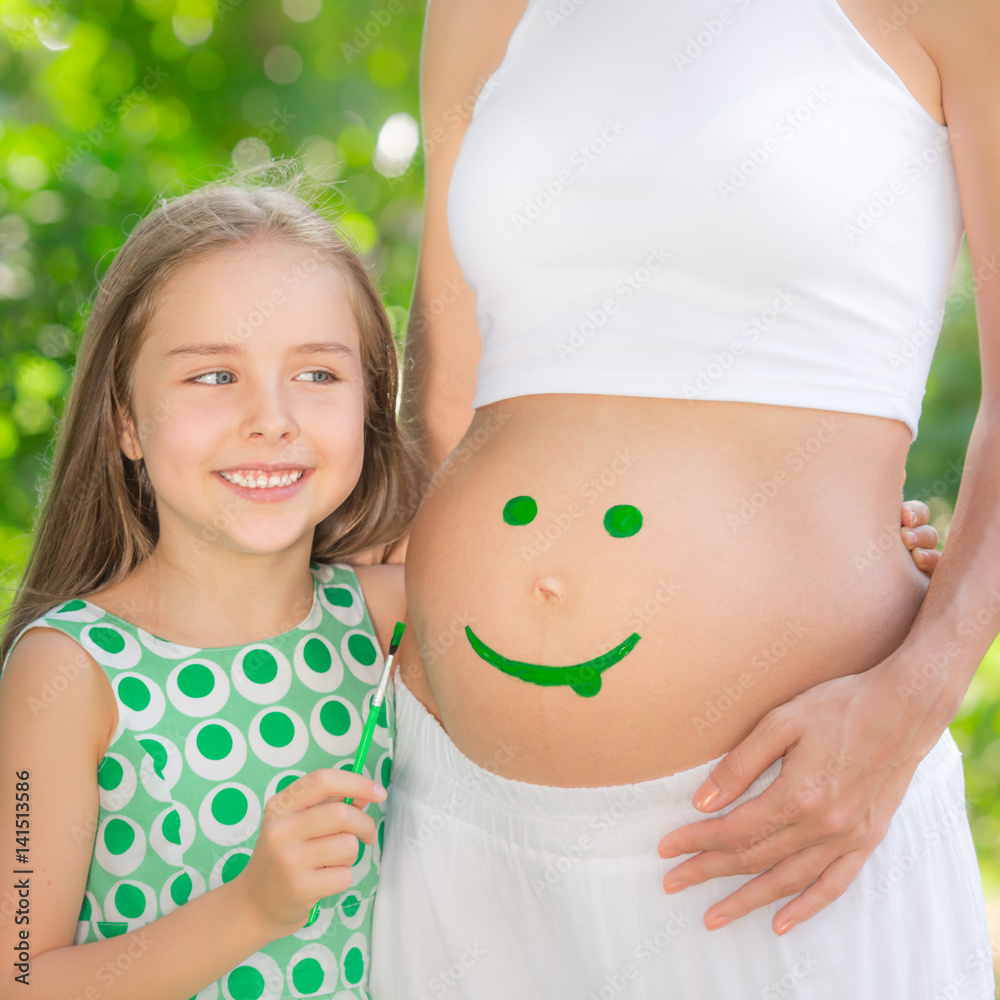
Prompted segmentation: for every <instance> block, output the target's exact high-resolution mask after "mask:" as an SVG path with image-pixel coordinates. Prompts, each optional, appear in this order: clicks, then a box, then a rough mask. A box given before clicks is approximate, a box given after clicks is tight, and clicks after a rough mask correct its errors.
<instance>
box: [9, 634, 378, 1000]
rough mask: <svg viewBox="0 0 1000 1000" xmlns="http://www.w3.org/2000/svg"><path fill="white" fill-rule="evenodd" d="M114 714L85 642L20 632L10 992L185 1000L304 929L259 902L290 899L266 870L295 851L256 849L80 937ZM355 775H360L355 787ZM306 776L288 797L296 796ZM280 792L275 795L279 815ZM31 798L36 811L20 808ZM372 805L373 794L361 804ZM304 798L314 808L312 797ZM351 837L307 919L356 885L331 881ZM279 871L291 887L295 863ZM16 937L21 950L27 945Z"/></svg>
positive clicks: (12, 695)
mask: <svg viewBox="0 0 1000 1000" xmlns="http://www.w3.org/2000/svg"><path fill="white" fill-rule="evenodd" d="M116 722H117V709H116V706H115V700H114V694H113V692H112V690H111V686H110V684H109V683H108V680H107V677H106V676H105V675H104V673H103V671H102V670H101V668H100V667H99V666H98V665H97V664H96V663H95V662H94V660H93V659H92V658H91V657H90V656H89V655H87V654H86V653H85V652H84V651H83V650H82V648H81V647H80V646H79V645H77V643H76V642H74V641H73V640H72V639H70V638H69V637H68V636H65V635H63V634H62V633H60V632H57V631H56V630H54V629H45V628H36V629H31V630H30V631H28V632H27V633H26V634H25V635H24V636H22V638H21V639H20V640H19V642H18V643H17V644H16V645H15V646H14V648H13V650H12V651H11V654H10V657H9V659H8V661H7V665H6V667H5V668H4V671H3V675H2V677H0V823H2V825H3V829H4V830H5V831H6V832H7V840H6V844H5V846H4V848H3V852H4V858H3V875H4V879H5V884H6V886H7V888H6V889H5V890H4V895H3V903H2V905H0V949H2V953H3V970H2V972H0V996H4V997H8V996H10V997H14V996H17V997H24V998H25V1000H65V998H66V997H84V998H86V1000H97V998H98V997H102V996H106V995H108V991H113V996H114V997H116V998H117V1000H133V998H134V1000H188V998H189V997H192V996H194V995H195V994H196V993H197V992H198V991H199V990H201V989H203V988H204V987H205V986H207V985H208V984H209V983H211V982H214V981H215V980H217V979H219V978H220V977H221V976H224V975H225V974H226V973H227V972H229V971H230V970H231V969H234V968H235V967H236V966H237V965H239V964H240V963H241V962H242V961H243V960H244V959H245V958H247V957H248V956H249V955H251V954H253V952H255V951H257V950H259V949H260V948H261V947H263V946H264V945H265V944H267V943H268V942H269V941H272V940H274V939H275V938H277V937H279V936H282V935H283V934H288V933H291V932H292V931H293V930H294V929H296V928H295V927H290V928H289V927H276V925H275V919H274V916H273V914H271V913H270V912H269V911H266V910H263V909H262V902H272V903H274V904H275V905H277V906H281V905H283V904H285V901H286V899H287V895H288V894H287V893H282V892H280V891H278V889H277V888H275V886H276V884H277V883H278V882H279V878H278V877H276V876H274V874H273V872H272V870H271V868H267V867H266V866H267V865H268V864H270V865H271V866H272V868H273V864H274V859H276V858H277V859H278V860H281V859H282V858H283V857H284V855H285V853H287V851H286V852H282V851H278V850H271V851H270V852H269V853H266V852H264V851H260V850H259V849H258V847H255V848H254V853H253V856H252V857H251V859H250V862H249V863H248V864H247V867H246V868H245V869H244V871H243V872H241V873H240V875H239V876H237V878H235V879H233V880H232V881H231V882H228V883H226V884H224V885H222V886H219V887H218V888H216V889H211V890H209V891H208V892H206V893H204V894H203V895H201V896H199V897H197V898H196V899H193V900H190V901H189V902H187V903H184V904H183V905H182V906H180V907H178V908H177V909H176V910H174V911H173V912H172V913H169V914H167V915H166V916H164V917H161V918H160V919H158V920H154V921H153V922H152V923H149V924H146V925H145V926H143V927H141V928H139V929H138V930H135V931H131V932H129V933H126V934H121V935H118V936H115V937H110V938H108V939H107V940H104V941H94V942H91V943H89V944H81V945H75V944H74V943H73V941H74V936H75V934H76V929H77V921H78V919H79V914H80V906H81V902H82V900H83V896H84V888H85V886H86V882H87V872H88V871H89V868H90V864H91V859H92V855H93V848H94V840H95V834H96V830H97V818H98V808H99V797H98V787H97V767H98V764H99V762H100V760H101V758H102V757H103V755H104V750H105V748H106V747H107V745H108V742H109V740H110V738H111V735H112V732H113V730H114V728H115V725H116ZM328 770H333V769H328ZM314 773H316V774H319V773H320V772H314ZM307 777H311V776H307ZM334 777H335V778H336V781H337V783H336V787H334V786H333V785H331V788H330V789H326V792H330V793H333V794H336V793H340V794H351V793H352V791H353V794H356V795H359V796H368V798H369V799H370V796H371V793H372V782H371V781H369V780H368V779H365V778H362V777H361V776H360V775H347V774H346V773H344V772H338V774H337V775H335V776H334ZM302 780H304V779H300V782H301V781H302ZM327 780H329V779H327ZM349 781H352V782H353V783H352V784H350V787H349V788H348V786H347V785H346V784H345V782H349ZM300 782H293V784H292V785H290V786H288V788H286V789H285V790H284V792H283V793H282V794H283V795H284V794H285V793H289V796H290V795H291V794H292V793H291V791H290V790H292V789H295V787H296V785H299V784H300ZM342 785H343V786H344V787H343V788H342V787H341V786H342ZM24 786H27V788H25V787H24ZM345 789H346V790H345ZM303 790H306V789H303ZM296 791H298V790H296ZM18 796H21V798H20V799H19V798H18ZM289 796H286V798H288V797H289ZM276 798H277V796H273V797H272V799H270V800H268V804H267V805H268V806H269V807H271V811H272V812H273V811H274V810H275V805H272V803H273V802H274V799H276ZM25 804H27V806H28V808H27V809H26V810H25V809H24V808H20V807H23V806H24V805H25ZM308 804H311V803H307V805H308ZM365 804H366V801H364V800H363V801H362V803H361V806H362V808H363V806H364V805H365ZM295 808H298V809H303V804H302V802H297V803H296V804H295ZM326 808H327V809H331V808H337V807H336V806H333V807H329V806H328V807H326ZM339 808H340V809H341V810H342V811H346V810H350V811H351V812H352V813H357V814H358V816H359V817H363V820H367V821H368V824H369V825H371V829H368V828H367V827H366V826H365V825H364V823H363V820H362V819H358V820H357V821H356V822H352V821H348V822H347V823H345V825H343V826H342V827H341V829H349V830H352V831H354V832H356V833H357V834H358V835H361V834H363V835H364V837H365V838H366V839H367V840H368V842H371V839H372V838H373V837H374V825H373V824H372V823H371V819H370V818H369V817H367V816H364V814H363V813H361V812H360V810H359V809H356V808H355V807H354V806H344V804H343V803H340V805H339ZM265 815H266V816H268V815H269V814H268V809H267V808H265ZM301 815H304V813H302V814H301ZM345 815H348V814H347V813H346V812H345ZM21 817H23V818H26V820H27V822H26V823H24V821H23V819H22V820H21V825H20V826H17V825H16V824H17V822H18V819H19V818H21ZM288 825H289V824H287V823H286V824H285V826H286V827H287V826H288ZM262 829H263V826H262ZM15 830H17V832H18V837H19V838H21V839H19V840H18V841H15V836H14V833H15ZM327 839H332V838H327ZM259 840H260V837H258V841H259ZM348 840H349V841H350V842H349V843H347V844H346V845H342V847H343V846H346V848H347V851H346V853H345V852H344V851H341V853H343V854H345V857H346V856H347V855H348V854H349V859H348V860H347V861H346V864H345V862H343V861H335V862H333V863H335V864H340V865H342V868H340V869H337V868H331V869H328V870H326V871H324V872H317V871H311V872H309V876H310V877H311V876H317V878H315V879H312V880H311V881H310V882H309V883H308V884H307V885H306V886H305V888H304V891H303V893H302V896H303V898H302V900H301V902H300V905H299V909H301V920H299V921H298V925H299V926H301V925H302V924H303V923H304V922H305V920H306V918H307V916H308V913H309V907H310V906H311V904H312V902H314V901H315V899H317V898H320V897H321V896H323V895H327V894H328V893H329V892H339V891H342V889H343V888H345V887H346V884H345V885H339V883H338V885H339V887H334V888H330V886H334V885H335V882H334V881H332V880H333V879H335V878H337V877H340V880H341V881H343V877H342V876H343V872H344V871H346V873H347V874H346V882H347V883H349V882H350V869H349V867H347V866H349V865H350V863H351V861H353V860H354V858H355V857H356V856H357V843H358V842H357V839H356V837H355V836H354V835H353V833H352V835H351V836H350V837H349V838H348ZM15 848H16V850H15ZM17 852H20V854H18V853H17ZM313 866H314V867H315V862H313ZM298 867H299V868H305V867H306V865H305V863H304V862H303V863H302V864H300V865H299V866H298ZM261 869H264V870H265V874H264V876H262V875H261ZM278 875H279V876H280V881H281V882H282V884H283V882H284V881H286V880H287V879H286V872H285V871H281V872H279V873H278ZM253 880H256V881H253ZM259 884H265V885H266V886H267V889H266V891H265V892H263V893H259V892H258V893H255V892H253V891H252V889H253V887H254V886H257V885H259ZM313 893H315V895H313ZM295 915H296V916H297V915H298V910H296V911H295ZM18 946H24V949H23V951H22V952H19V951H18ZM21 956H23V957H24V961H23V962H22V961H20V958H21Z"/></svg>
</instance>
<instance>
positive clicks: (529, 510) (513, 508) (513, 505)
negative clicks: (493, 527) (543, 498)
mask: <svg viewBox="0 0 1000 1000" xmlns="http://www.w3.org/2000/svg"><path fill="white" fill-rule="evenodd" d="M537 513H538V504H537V503H535V501H534V500H532V499H531V497H512V498H511V499H510V500H508V501H507V503H506V504H504V508H503V519H504V520H505V521H506V522H507V523H508V524H528V523H530V522H531V521H533V520H534V519H535V515H536V514H537Z"/></svg>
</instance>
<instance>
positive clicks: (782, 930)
mask: <svg viewBox="0 0 1000 1000" xmlns="http://www.w3.org/2000/svg"><path fill="white" fill-rule="evenodd" d="M794 926H795V921H794V920H786V921H785V922H784V923H783V924H780V925H779V926H778V936H779V937H780V936H781V935H782V934H787V933H788V932H789V931H790V930H791V929H792V928H793V927H794Z"/></svg>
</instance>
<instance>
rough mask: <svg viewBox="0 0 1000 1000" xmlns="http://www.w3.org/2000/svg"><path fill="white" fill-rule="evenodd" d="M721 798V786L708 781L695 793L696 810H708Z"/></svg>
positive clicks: (710, 780)
mask: <svg viewBox="0 0 1000 1000" xmlns="http://www.w3.org/2000/svg"><path fill="white" fill-rule="evenodd" d="M718 797H719V786H718V785H717V784H716V783H715V782H714V781H712V779H711V778H709V779H707V780H706V781H705V783H704V784H703V785H702V786H701V788H699V789H698V791H697V792H695V795H694V805H695V808H696V809H707V808H708V807H709V806H710V805H711V804H712V803H713V802H714V801H715V800H716V799H717V798H718Z"/></svg>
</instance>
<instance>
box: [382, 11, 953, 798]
mask: <svg viewBox="0 0 1000 1000" xmlns="http://www.w3.org/2000/svg"><path fill="white" fill-rule="evenodd" d="M810 2H813V0H810ZM830 2H832V0H830ZM741 6H743V7H745V6H746V5H745V4H743V5H741ZM852 6H853V8H854V9H853V10H852V11H850V13H851V14H852V17H853V20H854V22H855V23H856V24H858V25H859V26H863V27H864V29H865V36H866V37H867V38H868V39H869V43H870V44H871V45H872V46H873V47H874V46H876V42H878V39H879V37H880V32H879V29H878V27H877V23H878V19H879V16H880V15H881V14H885V15H886V17H889V16H890V12H889V11H888V9H887V10H885V11H876V9H875V7H874V5H872V6H870V7H869V8H868V9H866V10H865V11H864V12H861V11H860V8H859V6H858V5H856V4H854V5H852ZM529 8H530V5H529ZM881 37H882V41H881V42H878V44H877V48H878V51H879V53H880V54H881V56H882V57H883V58H887V59H888V58H892V59H893V63H892V65H893V68H894V69H895V70H896V71H897V72H898V74H899V76H900V80H898V81H896V83H897V84H900V85H902V83H903V82H905V84H906V86H908V87H909V88H910V89H911V94H910V96H909V99H910V100H911V101H913V102H914V107H913V108H911V109H910V110H911V112H912V111H915V112H916V114H917V116H918V117H919V115H921V114H924V115H925V117H926V118H927V124H929V125H930V126H931V127H933V122H932V121H931V116H932V115H933V111H932V109H935V108H936V110H937V115H936V116H934V117H938V118H939V117H940V109H939V107H937V105H938V103H939V96H940V89H939V87H938V89H937V90H935V87H934V80H936V71H935V72H933V76H934V80H932V79H931V72H932V71H933V64H932V63H930V60H929V58H928V57H926V54H925V53H923V50H922V49H920V47H919V46H917V45H916V42H915V41H914V39H913V38H912V37H911V36H909V34H908V33H907V31H906V29H905V28H904V29H900V30H897V31H895V32H893V33H890V34H889V35H884V34H883V35H881ZM887 38H891V42H890V41H887V40H886V39H887ZM856 41H857V42H858V43H859V44H862V45H863V44H865V43H864V41H863V40H862V38H861V35H860V34H859V35H858V38H857V39H856ZM918 49H919V54H918V52H917V50H918ZM873 54H874V53H869V54H868V55H869V56H871V55H873ZM921 56H923V58H921ZM762 57H763V54H762ZM928 64H929V66H928ZM886 65H888V64H886ZM515 72H516V67H515ZM508 81H509V77H508V79H505V80H503V81H500V83H499V85H498V86H497V87H495V88H494V90H493V92H492V93H489V94H488V100H489V101H494V100H499V99H501V98H502V96H503V94H502V88H503V87H504V86H506V85H507V83H508ZM484 89H486V90H489V83H488V84H487V88H484ZM915 95H916V96H919V99H920V100H921V102H922V103H923V105H924V107H923V109H921V108H919V107H915V104H916V96H915ZM902 96H903V98H904V99H906V95H902ZM480 113H481V111H480ZM861 169H863V165H862V168H861ZM870 180H871V181H872V183H874V180H875V178H870ZM610 197H613V194H612V193H611V192H609V198H610ZM567 204H568V202H567ZM554 217H555V216H554V215H553V216H550V218H554ZM709 236H711V234H710V233H709ZM458 249H459V248H458V247H456V250H458ZM581 250H582V252H586V245H583V246H582V247H581ZM466 252H467V253H468V248H466ZM727 252H728V250H727V248H726V247H720V253H721V256H722V257H725V255H726V253H727ZM459 256H461V254H459ZM476 263H477V266H478V264H480V263H482V261H477V262H476ZM568 266H572V264H570V265H568ZM470 283H471V282H470ZM695 332H696V331H695ZM812 405H816V406H819V405H820V404H819V403H814V404H812ZM808 406H810V404H809V403H808V402H806V403H803V404H802V405H798V406H786V405H772V404H770V403H757V402H745V401H731V400H730V401H723V400H713V399H707V398H698V399H690V400H689V399H679V398H642V397H629V396H624V395H594V394H590V393H587V394H574V393H572V392H551V393H549V392H544V391H542V392H540V393H538V394H534V395H519V396H517V397H516V398H507V399H501V400H500V401H497V402H490V403H489V404H488V405H482V406H480V407H479V408H478V409H477V411H476V416H475V419H474V420H473V423H472V426H471V427H470V428H469V430H468V432H467V434H466V435H465V438H464V439H463V441H462V442H461V443H460V444H459V446H458V447H457V448H456V449H455V451H454V452H453V453H452V455H451V456H450V458H449V460H448V462H446V464H445V466H444V467H443V468H442V470H440V472H439V474H438V477H437V480H436V481H435V484H434V486H433V488H432V489H431V491H430V493H429V494H428V496H427V498H426V499H425V500H424V503H423V506H422V507H421V510H420V513H419V514H418V517H417V520H416V522H415V524H414V527H413V531H412V533H411V536H410V541H409V546H408V550H407V567H406V580H407V598H408V607H409V615H410V621H411V624H412V626H413V627H412V629H411V630H410V631H409V633H408V635H407V637H405V638H404V646H403V649H402V650H401V659H402V667H403V672H404V677H405V679H406V681H407V683H408V685H409V686H410V687H411V689H413V690H414V692H415V693H416V694H417V696H418V697H419V698H420V699H421V700H422V701H423V702H424V703H425V705H427V707H428V708H429V709H430V710H431V711H433V712H435V714H437V715H438V717H439V718H440V719H441V720H442V722H443V724H444V726H445V728H446V729H447V731H448V732H449V734H450V736H451V737H452V739H453V740H454V741H455V742H456V744H457V745H458V747H459V748H460V749H461V750H462V751H463V752H464V753H466V754H467V755H468V756H469V757H471V758H472V759H473V760H475V761H476V762H477V763H480V764H482V765H484V766H487V767H490V768H491V769H494V770H496V771H498V772H499V773H501V774H504V775H507V776H509V777H514V778H520V779H523V780H527V781H533V782H540V783H551V784H565V785H575V784H591V785H593V784H614V783H620V782H625V781H631V780H641V779H645V778H651V777H655V776H658V775H663V774H668V773H672V772H674V771H677V770H680V769H684V768H688V767H691V766H693V765H695V764H697V763H700V762H703V761H705V760H708V759H711V758H713V757H715V756H718V755H719V754H721V753H724V752H726V751H727V750H728V749H730V748H731V747H732V746H733V745H735V744H736V743H737V742H739V740H740V739H741V738H742V737H743V736H744V735H746V733H748V732H749V731H750V729H752V728H753V726H754V725H755V724H756V722H757V721H758V720H759V719H760V717H761V716H762V715H763V714H764V713H766V712H767V711H768V710H769V709H770V708H772V707H773V706H776V705H778V704H781V703H784V702H787V701H788V700H789V699H790V698H791V697H793V696H794V695H795V694H796V693H798V692H800V691H803V690H805V689H807V688H809V687H811V686H813V685H815V684H817V683H819V682H821V681H823V680H825V679H827V678H831V677H834V676H838V675H841V674H847V673H856V672H860V671H862V670H865V669H867V668H869V667H872V666H874V665H875V664H877V663H878V662H880V661H881V660H883V659H884V658H885V657H886V656H887V655H888V654H889V653H891V652H892V651H893V650H894V649H895V648H896V647H897V646H898V645H899V644H900V642H901V641H902V640H903V638H904V637H905V635H906V633H907V631H908V629H909V627H910V625H911V623H912V621H913V618H914V616H915V614H916V612H917V610H918V608H919V605H920V602H921V600H922V597H923V594H924V592H925V590H926V587H927V585H928V580H927V578H926V577H925V576H924V575H923V574H922V573H920V571H919V570H917V569H916V567H915V565H914V564H913V562H912V559H911V557H910V555H909V553H908V552H907V551H906V550H905V548H904V547H903V545H902V543H901V541H900V539H899V503H900V499H901V488H902V482H903V469H904V463H905V458H906V453H907V449H908V446H909V444H910V433H909V430H908V428H907V425H906V424H905V423H903V422H901V420H900V419H886V418H885V416H873V415H869V414H867V413H859V412H839V411H837V410H836V409H834V408H826V409H822V408H818V409H812V408H806V407H808ZM862 409H863V407H862ZM518 496H529V497H531V498H533V499H534V501H535V502H536V503H537V513H536V514H535V516H534V518H533V520H531V521H530V522H528V523H524V524H512V523H508V521H507V520H505V519H504V507H505V504H507V502H508V501H509V500H510V499H511V498H514V497H518ZM616 505H631V506H634V507H635V508H637V509H638V510H639V511H640V512H641V514H642V519H643V520H642V526H641V528H640V529H639V530H638V531H637V532H636V533H635V534H632V535H625V536H623V537H615V536H613V535H612V534H610V533H609V532H608V531H607V530H606V528H605V526H604V518H605V515H606V513H607V512H608V511H609V509H610V508H612V507H613V506H616ZM515 520H516V519H515ZM467 629H469V630H471V633H470V632H469V631H467ZM635 635H638V639H635V638H634V636H635ZM629 636H632V637H633V640H632V641H633V643H634V644H633V645H631V647H630V648H629V649H628V651H627V653H626V654H625V655H624V656H623V658H622V659H620V661H619V662H616V663H615V664H614V665H612V666H607V667H605V668H602V670H601V672H600V681H601V683H600V688H599V690H597V691H596V693H595V692H594V691H593V690H592V689H588V688H587V685H586V684H578V685H577V688H576V689H574V687H573V686H570V685H568V684H563V685H556V686H547V685H544V684H539V683H536V682H535V681H537V680H539V679H540V678H541V676H542V675H540V674H539V673H538V670H537V669H535V670H534V671H531V670H528V669H527V668H525V667H523V666H520V667H519V666H515V665H511V664H509V663H508V664H506V665H505V666H504V667H503V668H501V667H500V666H498V665H496V664H495V663H494V662H490V661H489V659H488V658H487V657H489V656H490V655H491V654H488V653H484V654H482V655H481V653H480V652H477V648H478V649H479V650H482V649H483V647H482V646H478V647H477V646H476V645H475V644H476V643H479V642H481V643H485V644H486V645H487V646H489V647H491V648H492V650H494V651H495V653H496V654H499V655H500V656H501V657H504V658H506V659H508V660H513V661H519V662H520V663H528V664H532V665H534V666H535V667H536V668H544V667H564V666H567V665H570V664H579V663H582V662H584V661H588V660H590V659H591V658H593V657H596V656H598V655H599V654H602V653H605V652H607V651H608V650H610V649H612V648H613V647H615V646H616V645H617V644H619V643H621V642H622V641H623V640H625V639H627V638H628V637H629ZM526 676H527V677H530V678H531V679H524V678H525V677H526ZM551 676H552V675H550V678H549V679H551ZM576 679H577V680H579V679H580V678H579V676H577V677H576Z"/></svg>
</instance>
